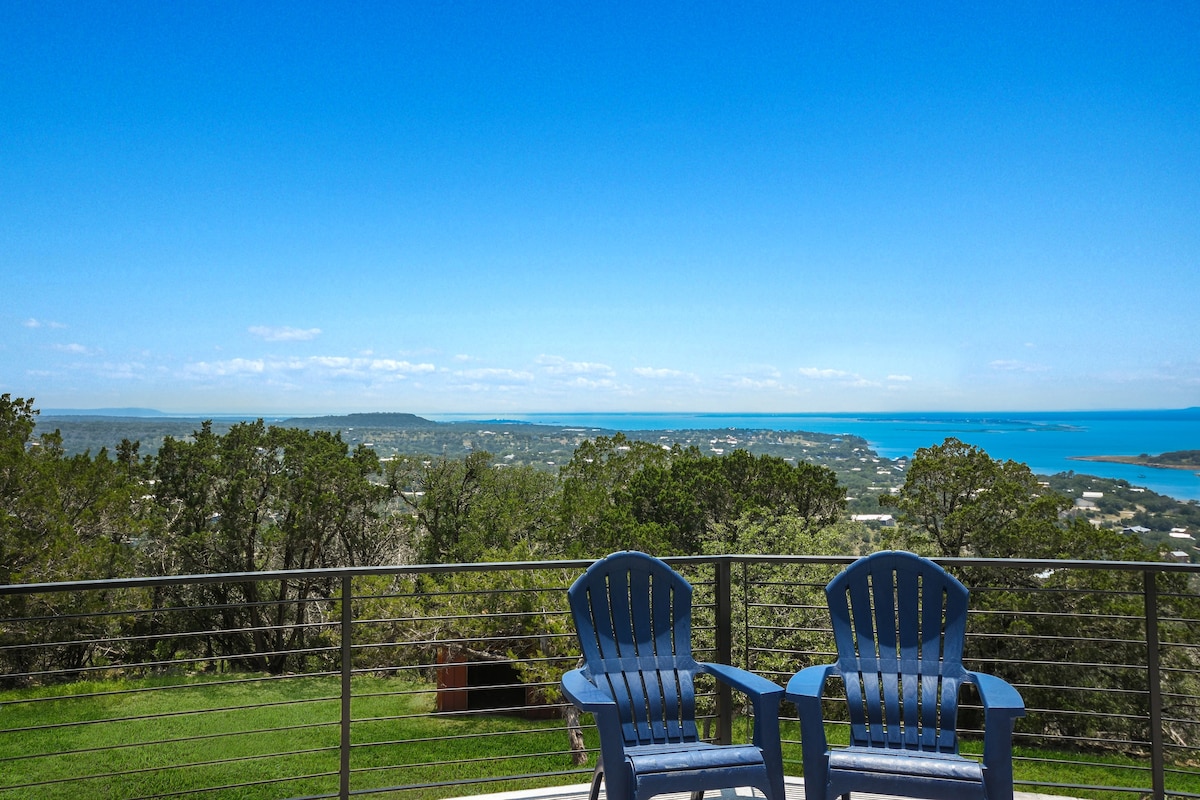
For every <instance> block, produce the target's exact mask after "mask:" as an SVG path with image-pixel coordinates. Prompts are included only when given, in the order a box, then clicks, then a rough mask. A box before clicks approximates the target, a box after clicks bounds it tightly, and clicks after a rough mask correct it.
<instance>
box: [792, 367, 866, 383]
mask: <svg viewBox="0 0 1200 800" xmlns="http://www.w3.org/2000/svg"><path fill="white" fill-rule="evenodd" d="M799 372H800V375H801V376H802V377H805V378H812V379H814V380H821V381H828V380H841V379H845V378H855V377H857V376H856V375H854V374H853V373H850V372H846V371H844V370H840V369H818V368H817V367H801V368H800V369H799Z"/></svg>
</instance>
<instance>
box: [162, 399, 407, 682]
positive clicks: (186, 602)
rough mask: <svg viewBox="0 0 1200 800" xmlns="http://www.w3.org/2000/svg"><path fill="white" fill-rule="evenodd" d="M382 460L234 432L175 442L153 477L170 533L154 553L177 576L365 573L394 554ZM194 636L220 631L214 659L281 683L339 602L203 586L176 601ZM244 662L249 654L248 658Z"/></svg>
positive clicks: (324, 436)
mask: <svg viewBox="0 0 1200 800" xmlns="http://www.w3.org/2000/svg"><path fill="white" fill-rule="evenodd" d="M378 471H379V460H378V457H377V456H376V455H375V453H374V452H373V451H371V450H370V449H369V448H365V447H362V446H359V447H358V448H357V449H355V450H354V451H353V452H351V451H350V449H349V447H348V446H347V445H346V443H345V442H343V441H342V439H341V437H340V435H339V434H336V433H330V432H328V431H317V432H315V433H313V432H309V431H304V430H299V429H295V428H277V427H274V426H272V427H269V428H268V427H266V426H265V425H264V424H263V422H262V420H258V421H257V422H246V423H239V424H237V425H234V426H233V427H231V428H230V429H229V431H228V432H227V433H226V434H225V435H224V436H218V435H216V434H214V433H213V432H212V428H211V425H210V424H209V423H205V424H204V425H203V426H202V427H201V429H200V430H198V431H196V432H195V434H193V436H192V437H191V440H190V441H181V440H175V439H171V438H168V439H167V440H165V441H164V443H163V447H162V449H161V450H160V451H159V458H158V462H157V464H156V469H155V479H156V484H155V489H156V491H155V498H156V501H157V503H158V506H159V509H160V513H161V515H162V518H163V519H164V520H165V526H164V529H163V531H162V534H161V537H160V540H159V541H158V542H156V543H155V544H154V546H152V547H150V548H149V551H150V552H151V553H152V554H153V556H154V557H155V558H156V559H157V560H158V565H159V566H160V567H162V568H164V571H165V572H167V573H168V574H169V573H170V572H176V571H177V572H182V573H200V574H204V573H215V572H231V573H253V572H258V571H262V570H292V569H319V568H328V567H339V566H348V565H352V564H361V563H366V562H368V561H374V560H376V559H378V558H379V557H380V556H381V555H382V554H383V553H385V552H387V551H388V549H389V544H388V529H387V528H386V526H385V525H384V524H383V521H382V520H381V519H380V516H379V509H380V507H381V502H382V500H383V498H384V495H385V488H384V487H383V486H382V485H381V484H379V483H377V482H375V481H373V480H372V478H373V476H375V475H376V474H377V473H378ZM175 591H176V595H175V596H174V597H172V598H171V599H172V600H173V603H172V605H173V606H174V607H176V608H184V609H187V610H186V611H184V612H177V613H182V615H183V616H184V617H185V618H186V621H187V622H188V623H189V624H193V625H196V624H199V625H202V626H205V627H209V628H211V629H212V630H213V631H214V633H213V634H212V636H211V637H209V639H208V641H209V642H211V643H212V645H213V646H214V648H215V651H216V652H217V653H224V654H227V655H230V656H231V657H232V656H233V655H235V654H238V655H239V658H241V660H242V661H243V662H244V663H245V664H246V665H248V666H250V667H251V668H253V669H258V670H266V671H269V672H272V673H278V672H281V671H283V670H284V669H286V668H287V665H288V664H289V663H290V660H291V659H292V658H295V657H299V656H295V655H293V653H295V651H298V650H300V649H302V648H303V646H304V644H305V642H306V637H308V636H309V635H310V634H309V633H308V632H307V631H308V629H307V628H306V626H305V623H311V622H317V621H321V620H322V619H323V614H324V613H325V609H326V608H327V607H328V603H329V601H330V599H331V598H332V597H333V596H334V588H333V587H332V586H331V584H330V582H329V581H327V580H324V579H315V578H311V577H307V576H301V577H297V578H280V579H278V580H272V581H262V580H252V579H248V580H245V581H240V582H237V583H224V582H222V583H211V584H207V583H206V584H198V585H195V586H193V587H191V588H190V589H187V590H186V592H185V593H183V594H179V592H183V591H184V590H175ZM241 654H248V655H246V656H244V657H242V656H241Z"/></svg>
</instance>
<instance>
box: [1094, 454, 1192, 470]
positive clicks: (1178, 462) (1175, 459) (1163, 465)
mask: <svg viewBox="0 0 1200 800" xmlns="http://www.w3.org/2000/svg"><path fill="white" fill-rule="evenodd" d="M1070 458H1071V459H1072V460H1073V461H1108V462H1111V463H1115V464H1136V465H1138V466H1140V467H1153V468H1154V469H1186V470H1192V471H1200V450H1172V451H1171V452H1169V453H1163V454H1161V455H1157V456H1152V455H1147V454H1146V453H1142V454H1141V455H1138V456H1071V457H1070Z"/></svg>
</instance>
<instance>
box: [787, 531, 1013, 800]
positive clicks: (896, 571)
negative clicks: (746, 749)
mask: <svg viewBox="0 0 1200 800" xmlns="http://www.w3.org/2000/svg"><path fill="white" fill-rule="evenodd" d="M825 594H826V597H827V598H828V601H829V612H830V616H831V617H832V619H833V633H834V638H835V640H836V642H837V651H838V660H837V663H836V664H829V665H821V666H813V667H808V668H807V669H803V670H801V671H800V672H798V673H797V674H796V675H794V676H793V677H792V679H791V680H790V681H789V682H788V686H787V698H788V699H789V700H792V701H794V702H795V703H796V707H797V710H798V711H799V713H800V735H801V744H802V747H803V756H804V789H805V797H807V798H808V800H827V798H833V797H839V796H844V797H847V798H848V797H849V794H850V792H851V791H863V792H878V793H880V794H889V795H901V796H905V797H920V798H925V800H969V798H979V799H980V800H985V799H986V800H1012V796H1013V782H1012V781H1013V776H1012V731H1013V723H1014V721H1015V719H1016V718H1017V717H1020V716H1024V714H1025V704H1024V703H1023V702H1022V700H1021V696H1020V695H1019V694H1018V693H1017V690H1016V689H1014V688H1013V687H1012V686H1011V685H1010V684H1008V683H1007V682H1006V681H1004V680H1002V679H1000V678H997V677H995V676H993V675H986V674H983V673H979V672H968V671H967V670H966V669H964V668H963V665H962V652H963V640H964V638H965V636H966V621H967V589H966V587H965V586H963V585H962V584H961V583H960V582H959V581H958V580H956V579H955V578H954V577H952V576H951V575H948V574H947V573H946V571H945V570H943V569H942V568H941V567H939V566H938V565H937V564H935V563H933V562H932V561H930V560H928V559H925V558H921V557H919V556H916V555H913V554H912V553H903V552H891V551H885V552H879V553H875V554H873V555H870V556H867V557H865V558H860V559H859V560H858V561H855V562H854V563H853V564H851V565H850V566H849V567H848V568H847V569H846V570H845V571H843V572H842V573H841V574H839V575H838V576H837V577H836V578H834V579H833V580H832V581H830V583H829V585H828V586H826V587H825ZM830 676H837V677H840V678H841V679H842V681H843V683H844V685H845V692H846V700H847V705H848V707H849V716H850V746H849V747H842V748H833V749H830V748H829V747H828V745H827V742H826V739H825V728H824V724H823V721H822V716H821V696H822V692H823V689H824V686H825V683H826V680H827V679H828V678H829V677H830ZM964 683H971V684H974V685H975V688H976V689H977V690H978V692H979V696H980V698H981V699H982V701H983V707H984V745H983V762H982V763H980V762H979V761H976V760H974V759H970V758H965V757H963V756H960V755H959V753H958V735H957V730H956V728H957V716H958V694H959V688H960V687H961V685H962V684H964Z"/></svg>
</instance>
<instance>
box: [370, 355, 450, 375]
mask: <svg viewBox="0 0 1200 800" xmlns="http://www.w3.org/2000/svg"><path fill="white" fill-rule="evenodd" d="M370 369H371V370H372V371H375V372H405V373H414V372H433V371H434V370H435V369H436V367H434V366H433V364H413V363H411V362H409V361H397V360H395V359H393V358H375V359H372V360H371V363H370Z"/></svg>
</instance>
